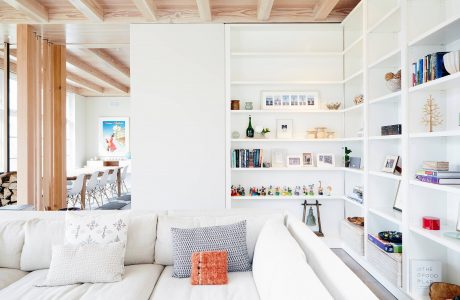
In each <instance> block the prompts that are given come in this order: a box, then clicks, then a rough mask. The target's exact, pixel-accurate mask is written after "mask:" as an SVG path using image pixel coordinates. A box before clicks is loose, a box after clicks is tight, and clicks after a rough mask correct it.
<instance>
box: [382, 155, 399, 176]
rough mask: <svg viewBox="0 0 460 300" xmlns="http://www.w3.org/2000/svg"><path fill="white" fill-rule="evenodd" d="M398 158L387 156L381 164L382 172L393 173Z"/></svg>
mask: <svg viewBox="0 0 460 300" xmlns="http://www.w3.org/2000/svg"><path fill="white" fill-rule="evenodd" d="M398 160H399V156H397V155H387V156H386V158H385V162H384V164H383V168H382V171H383V172H387V173H392V174H393V173H394V171H395V168H396V165H397V164H398Z"/></svg>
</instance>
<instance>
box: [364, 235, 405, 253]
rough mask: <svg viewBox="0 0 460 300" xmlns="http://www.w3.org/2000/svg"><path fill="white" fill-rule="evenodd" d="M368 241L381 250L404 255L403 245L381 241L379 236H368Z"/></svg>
mask: <svg viewBox="0 0 460 300" xmlns="http://www.w3.org/2000/svg"><path fill="white" fill-rule="evenodd" d="M367 239H368V240H369V241H370V242H372V244H374V245H376V246H377V247H379V248H380V249H381V250H383V251H385V252H388V253H402V244H396V243H390V242H387V241H384V240H381V239H380V238H379V236H378V234H370V233H368V234H367Z"/></svg>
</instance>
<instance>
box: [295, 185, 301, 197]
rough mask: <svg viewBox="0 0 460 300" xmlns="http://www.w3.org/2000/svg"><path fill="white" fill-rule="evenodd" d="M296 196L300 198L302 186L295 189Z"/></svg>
mask: <svg viewBox="0 0 460 300" xmlns="http://www.w3.org/2000/svg"><path fill="white" fill-rule="evenodd" d="M294 196H300V186H296V187H295V190H294Z"/></svg>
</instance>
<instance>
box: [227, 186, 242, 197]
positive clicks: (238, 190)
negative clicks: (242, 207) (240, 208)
mask: <svg viewBox="0 0 460 300" xmlns="http://www.w3.org/2000/svg"><path fill="white" fill-rule="evenodd" d="M230 195H231V196H232V197H235V196H245V191H244V187H242V186H241V185H238V187H235V186H234V185H232V186H231V188H230Z"/></svg>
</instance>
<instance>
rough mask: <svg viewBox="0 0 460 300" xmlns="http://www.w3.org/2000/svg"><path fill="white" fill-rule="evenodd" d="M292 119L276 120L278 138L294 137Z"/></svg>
mask: <svg viewBox="0 0 460 300" xmlns="http://www.w3.org/2000/svg"><path fill="white" fill-rule="evenodd" d="M292 123H293V122H292V120H276V138H277V139H290V138H292Z"/></svg>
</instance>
